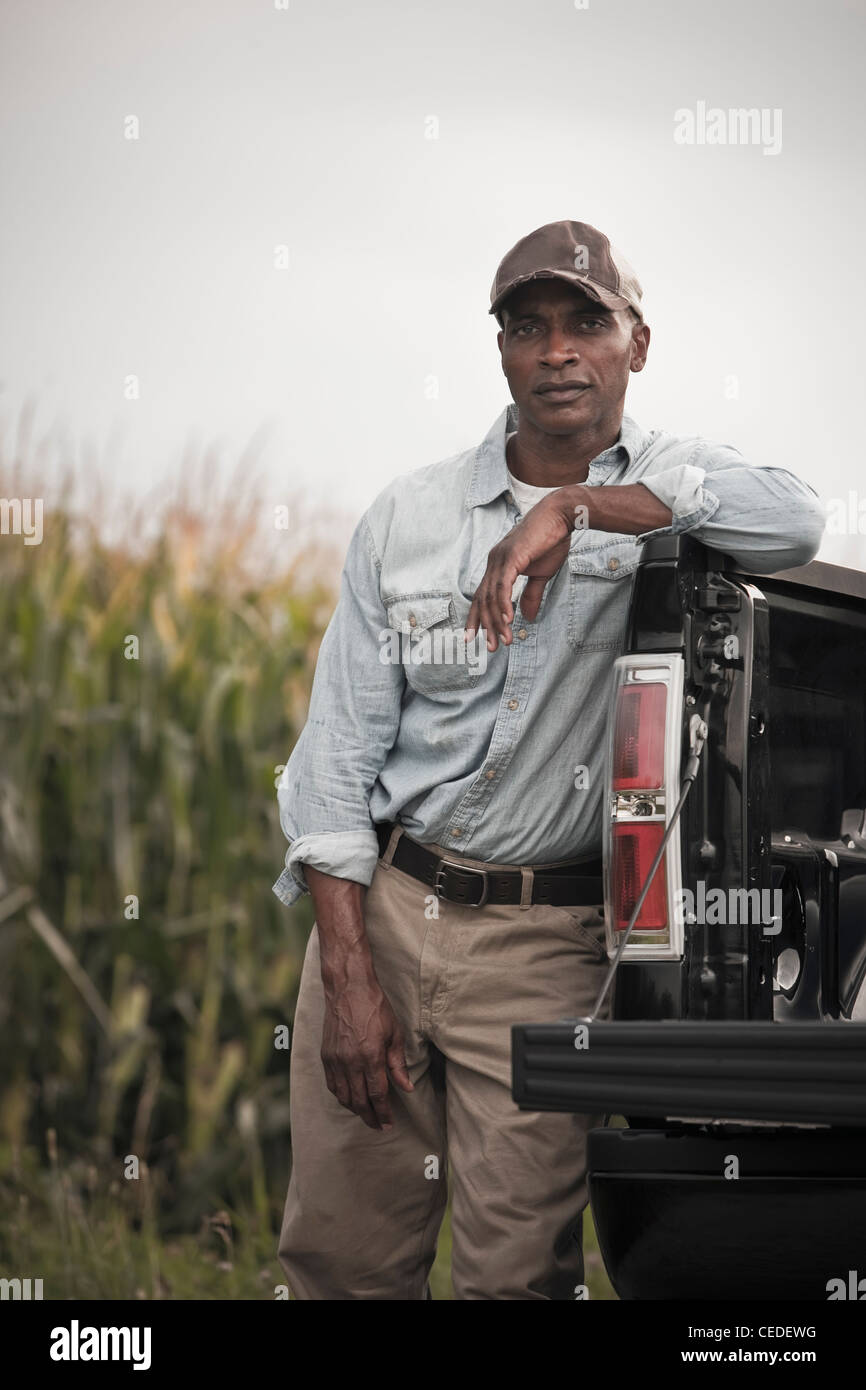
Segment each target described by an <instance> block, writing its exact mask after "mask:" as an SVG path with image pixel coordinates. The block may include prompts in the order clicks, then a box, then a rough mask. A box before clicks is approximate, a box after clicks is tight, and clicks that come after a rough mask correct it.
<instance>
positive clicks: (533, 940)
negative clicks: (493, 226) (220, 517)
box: [274, 222, 824, 1299]
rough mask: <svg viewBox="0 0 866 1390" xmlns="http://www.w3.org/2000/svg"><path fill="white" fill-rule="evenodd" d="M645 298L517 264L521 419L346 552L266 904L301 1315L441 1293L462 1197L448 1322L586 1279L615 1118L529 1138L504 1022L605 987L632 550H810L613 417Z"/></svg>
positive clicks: (512, 296) (508, 317)
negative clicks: (598, 1161)
mask: <svg viewBox="0 0 866 1390" xmlns="http://www.w3.org/2000/svg"><path fill="white" fill-rule="evenodd" d="M641 297H642V291H641V287H640V284H639V282H638V280H637V277H636V276H635V274H634V271H633V270H632V269H631V267H630V266H629V265H628V264H627V262H626V261H625V260H624V259H623V258H622V257H621V256H620V255H619V253H618V252H616V251H615V250H614V249H613V248H612V247H611V245H610V243H609V242H608V239H607V238H606V237H605V236H604V235H603V234H602V233H601V232H599V231H597V230H596V229H595V228H593V227H590V226H589V225H587V224H585V223H580V222H558V223H553V224H551V225H549V226H546V227H542V228H539V229H538V230H537V231H535V232H532V233H531V234H530V235H529V236H527V237H524V238H523V239H522V240H521V241H520V242H518V243H517V245H516V246H515V247H514V248H513V249H512V250H511V251H509V253H508V254H507V255H506V257H505V258H504V260H503V261H502V263H501V264H500V266H499V269H498V271H497V273H496V278H495V280H494V283H493V290H492V294H491V309H490V312H491V313H495V314H496V316H497V319H498V322H499V324H500V332H499V335H498V343H499V349H500V353H501V357H502V369H503V371H504V373H505V376H506V379H507V381H508V386H509V389H510V392H511V395H512V397H513V400H514V405H511V406H509V407H508V408H507V409H506V410H505V411H503V413H502V415H501V416H500V417H499V419H498V420H497V421H496V422H495V424H494V425H493V427H492V428H491V430H490V432H489V433H488V435H487V436H486V438H485V439H484V440H483V442H482V443H481V444H480V445H479V446H478V447H477V448H473V449H470V450H467V451H466V452H464V453H461V454H459V455H457V456H456V457H454V458H451V459H447V460H445V461H444V462H441V463H437V464H434V465H431V466H428V467H425V468H420V469H417V470H416V471H414V472H411V473H408V474H405V475H403V476H401V477H398V478H397V479H395V480H394V481H393V482H392V483H391V484H390V485H389V486H388V487H386V488H385V489H384V491H383V492H381V493H380V495H379V496H378V497H377V498H376V500H375V501H374V502H373V504H372V505H371V506H370V507H369V508H368V510H367V511H366V512H365V514H364V515H363V517H362V518H361V520H360V522H359V523H358V526H357V529H356V530H355V533H354V535H353V538H352V541H351V543H350V546H349V551H348V556H347V559H346V565H345V569H344V572H343V580H342V589H341V595H340V600H339V604H338V607H337V610H336V612H335V614H334V617H333V618H332V620H331V623H330V625H329V627H328V629H327V632H326V633H325V636H324V639H323V641H322V645H321V650H320V653H319V659H318V665H317V669H316V675H315V681H314V684H313V691H312V698H311V704H310V712H309V719H308V722H307V724H306V726H305V728H304V730H303V732H302V734H301V737H300V739H299V741H298V743H297V745H296V747H295V749H294V751H293V753H292V756H291V759H290V761H289V763H288V765H287V767H286V768H285V771H284V773H283V775H282V777H281V779H280V783H279V788H278V797H279V804H280V816H281V824H282V826H283V830H284V832H285V834H286V837H287V839H288V840H289V842H290V847H289V851H288V853H287V855H286V868H285V871H284V872H283V874H282V875H281V876H280V878H279V879H278V881H277V883H276V884H275V885H274V891H275V892H276V893H277V894H278V896H279V897H280V898H281V899H282V901H284V902H285V903H287V904H288V903H292V902H294V901H295V899H296V898H297V897H298V896H299V895H300V894H301V893H302V892H304V891H306V890H307V889H309V891H310V893H311V894H312V897H313V902H314V905H315V910H316V925H315V927H314V928H313V932H312V934H311V936H310V941H309V946H308V949H307V954H306V959H305V962H304V968H303V974H302V979H301V987H300V995H299V999H298V1006H297V1012H296V1016H295V1025H294V1038H293V1051H292V1061H291V1122H292V1146H293V1169H292V1176H291V1182H290V1185H289V1191H288V1196H287V1200H286V1208H285V1215H284V1220H283V1229H282V1234H281V1239H280V1247H279V1251H280V1259H281V1262H282V1264H283V1267H284V1269H285V1270H286V1274H287V1277H288V1281H289V1285H290V1288H291V1290H292V1292H293V1294H294V1296H295V1297H296V1298H299V1299H354V1298H367V1299H422V1298H424V1297H429V1290H428V1287H427V1277H428V1274H429V1270H430V1266H431V1264H432V1262H433V1259H434V1256H435V1250H436V1239H437V1232H438V1229H439V1225H440V1222H441V1219H442V1215H443V1211H444V1208H445V1204H446V1200H447V1174H448V1172H449V1170H450V1173H451V1179H452V1189H453V1202H452V1231H453V1254H452V1278H453V1283H454V1291H455V1295H456V1297H457V1298H458V1299H461V1298H463V1299H481V1298H486V1299H568V1298H573V1297H574V1296H575V1288H576V1286H577V1285H579V1284H580V1283H581V1282H582V1277H583V1262H582V1250H581V1219H582V1211H583V1208H584V1206H585V1205H586V1201H587V1194H586V1184H585V1136H586V1131H587V1130H588V1129H589V1128H591V1127H592V1126H593V1125H594V1124H597V1123H599V1122H600V1119H601V1117H587V1116H579V1115H558V1114H553V1115H549V1114H533V1113H528V1112H526V1113H523V1112H520V1111H519V1110H518V1109H517V1107H516V1106H515V1105H514V1103H513V1101H512V1100H511V1094H510V1083H511V1058H510V1026H511V1024H512V1023H514V1022H518V1021H528V1020H541V1019H551V1020H553V1019H557V1018H564V1017H576V1016H580V1015H585V1014H586V1013H587V1012H588V1011H589V1009H590V1008H591V1006H592V1004H593V1002H594V999H595V996H596V994H597V992H598V990H599V988H600V984H601V981H602V979H603V977H604V973H605V970H606V967H607V957H606V951H605V944H604V917H603V903H602V892H601V882H600V873H601V865H600V861H599V851H600V844H601V794H602V779H603V760H604V752H603V749H604V726H605V718H606V712H607V700H608V688H609V678H610V670H611V665H612V662H613V660H614V658H615V657H616V656H617V655H618V653H619V650H620V648H621V645H622V641H623V632H624V623H625V618H626V610H627V606H628V596H629V590H630V588H631V579H632V576H633V574H634V570H635V567H636V565H637V563H638V558H639V554H640V543H641V541H642V540H643V539H645V538H646V536H647V535H655V534H665V533H671V532H674V533H677V532H681V531H688V532H690V533H691V534H692V535H694V536H696V537H697V538H698V539H699V540H701V541H703V542H704V543H705V544H707V545H709V546H714V547H716V548H717V549H719V550H722V551H724V552H726V553H728V554H729V555H732V556H733V557H734V558H735V559H736V560H737V561H738V562H739V563H740V564H741V565H743V566H744V567H746V568H755V569H759V570H763V571H765V572H769V571H772V570H777V569H783V568H785V567H787V566H791V565H798V564H804V563H806V562H807V561H808V560H810V559H811V558H812V556H813V555H814V554H815V552H816V550H817V548H818V545H819V542H820V538H821V534H822V531H823V527H824V509H823V506H822V504H821V503H820V502H819V500H818V498H817V496H816V495H815V493H814V492H813V491H812V490H811V489H810V488H808V487H807V486H805V485H804V484H803V483H801V482H800V481H798V479H797V478H795V477H794V476H793V475H792V474H791V473H789V472H787V471H785V470H784V469H779V468H755V467H752V466H750V465H748V464H747V463H746V462H745V460H744V459H743V458H742V457H741V456H740V455H739V454H738V453H737V451H736V450H735V449H733V448H731V447H730V446H727V445H723V446H714V445H711V444H708V443H707V442H706V441H704V440H702V439H678V438H675V437H673V436H671V435H668V434H664V433H661V432H658V431H654V432H650V433H648V432H646V431H644V430H642V429H641V428H640V427H639V426H638V425H637V424H636V423H635V421H634V420H632V419H631V418H630V417H628V416H625V415H624V414H623V407H624V400H625V393H626V387H627V384H628V380H629V375H630V373H631V372H639V371H641V370H642V369H643V367H644V364H645V362H646V358H647V351H648V348H649V341H650V330H649V328H648V326H647V325H646V324H645V323H644V321H643V314H642V310H641ZM521 515H522V519H521ZM476 634H477V635H476ZM458 636H459V637H460V638H461V640H460V641H457V640H455V639H456V638H457V637H458ZM446 639H447V640H446ZM602 1016H604V1015H602Z"/></svg>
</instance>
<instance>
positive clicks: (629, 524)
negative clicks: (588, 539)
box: [551, 483, 673, 536]
mask: <svg viewBox="0 0 866 1390" xmlns="http://www.w3.org/2000/svg"><path fill="white" fill-rule="evenodd" d="M551 495H552V496H555V498H556V500H557V502H558V504H559V507H560V509H561V511H562V515H563V516H564V517H566V519H567V520H568V523H569V525H570V526H571V527H573V528H574V530H577V531H580V530H584V529H589V530H592V531H619V532H621V533H622V534H624V535H628V536H640V535H642V534H643V533H644V531H655V530H657V529H658V528H659V527H662V526H670V524H671V521H672V520H673V513H672V512H671V509H670V507H667V506H665V504H664V502H660V501H659V499H658V498H657V497H656V496H655V494H654V493H652V492H650V490H649V488H647V487H644V485H643V483H623V484H621V485H618V486H616V487H587V486H586V484H585V483H570V484H568V486H567V487H562V488H560V489H559V490H558V491H557V492H556V493H553V494H551Z"/></svg>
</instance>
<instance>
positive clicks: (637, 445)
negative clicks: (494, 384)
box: [464, 401, 644, 511]
mask: <svg viewBox="0 0 866 1390" xmlns="http://www.w3.org/2000/svg"><path fill="white" fill-rule="evenodd" d="M517 419H518V415H517V406H516V405H515V404H514V402H513V401H512V402H511V403H510V404H509V405H507V406H506V407H505V409H504V410H503V412H502V414H501V415H500V416H499V418H498V419H497V420H495V421H494V423H493V424H492V425H491V427H490V429H489V430H488V432H487V434H486V435H485V436H484V438H483V439H482V441H481V443H480V444H479V445H478V448H477V449H476V451H475V461H474V464H473V467H472V473H471V475H470V478H469V482H468V484H467V487H466V497H465V501H464V505H465V507H466V510H467V511H469V510H470V509H471V508H472V507H478V506H484V505H485V504H486V503H487V502H492V501H493V500H494V498H496V497H499V496H501V494H502V493H503V492H507V490H508V467H507V464H506V461H505V439H506V436H507V435H509V434H511V432H512V431H513V430H516V429H517ZM643 445H644V432H643V430H642V429H641V428H640V426H639V425H638V424H637V423H636V421H634V420H633V419H632V418H631V416H630V415H623V417H622V424H621V426H620V431H619V438H618V439H617V440H616V442H615V443H614V444H611V446H610V448H609V449H605V450H604V451H603V452H602V453H600V454H598V455H597V456H596V457H595V458H594V459H593V460H592V462H591V464H590V465H589V469H590V474H589V477H588V478H587V482H590V481H592V482H595V481H596V480H597V479H599V478H604V477H606V475H607V474H608V473H609V472H610V471H611V469H612V468H614V467H615V466H616V465H617V464H618V463H620V462H622V460H623V457H625V459H626V461H627V462H628V463H629V464H632V463H634V461H635V459H636V458H637V456H638V454H639V453H640V452H641V450H642V448H643Z"/></svg>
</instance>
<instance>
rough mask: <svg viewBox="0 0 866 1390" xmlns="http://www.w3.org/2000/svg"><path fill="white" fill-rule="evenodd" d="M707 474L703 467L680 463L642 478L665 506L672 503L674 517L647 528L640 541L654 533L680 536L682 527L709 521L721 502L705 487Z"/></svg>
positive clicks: (656, 534)
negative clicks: (668, 523) (667, 523)
mask: <svg viewBox="0 0 866 1390" xmlns="http://www.w3.org/2000/svg"><path fill="white" fill-rule="evenodd" d="M705 477H706V471H705V470H704V469H703V468H696V467H694V465H693V464H690V463H681V464H679V466H678V467H676V468H667V469H665V470H664V472H662V473H653V474H651V475H650V476H649V477H644V478H641V479H640V482H642V483H643V485H644V487H645V488H647V489H648V491H650V492H651V493H652V494H653V496H654V497H657V498H658V499H659V501H660V502H663V503H664V504H665V506H666V507H670V510H671V514H672V521H671V524H670V525H669V526H658V527H656V529H655V530H654V531H644V532H643V534H642V535H640V536H638V537H637V542H638V544H641V543H642V542H643V541H646V540H650V539H651V538H652V537H654V536H678V535H679V534H680V532H681V531H691V530H693V529H694V528H695V527H696V526H702V525H703V523H704V522H705V521H708V520H709V518H710V517H711V516H712V515H713V513H714V512H716V511H717V510H718V508H719V505H720V503H719V499H718V497H716V495H715V493H713V492H710V491H709V489H708V488H705V487H704V478H705Z"/></svg>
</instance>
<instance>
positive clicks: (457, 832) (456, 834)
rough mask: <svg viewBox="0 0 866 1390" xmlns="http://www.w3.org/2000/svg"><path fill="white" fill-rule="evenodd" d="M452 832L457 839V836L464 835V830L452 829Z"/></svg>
mask: <svg viewBox="0 0 866 1390" xmlns="http://www.w3.org/2000/svg"><path fill="white" fill-rule="evenodd" d="M451 834H452V835H453V836H454V837H455V839H456V837H457V836H458V835H462V834H463V831H462V830H452V831H451Z"/></svg>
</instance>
